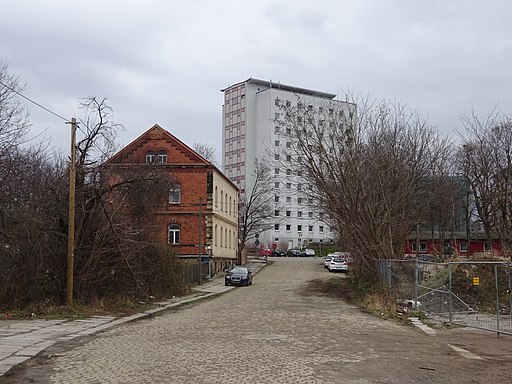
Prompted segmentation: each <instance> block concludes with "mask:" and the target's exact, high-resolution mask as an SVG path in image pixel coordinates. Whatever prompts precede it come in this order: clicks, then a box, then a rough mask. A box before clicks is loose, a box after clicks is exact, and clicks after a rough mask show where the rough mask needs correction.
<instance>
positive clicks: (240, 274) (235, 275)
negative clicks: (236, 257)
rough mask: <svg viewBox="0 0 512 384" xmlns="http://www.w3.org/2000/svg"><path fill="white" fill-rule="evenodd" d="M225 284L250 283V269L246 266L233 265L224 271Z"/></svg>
mask: <svg viewBox="0 0 512 384" xmlns="http://www.w3.org/2000/svg"><path fill="white" fill-rule="evenodd" d="M224 284H225V285H251V284H252V271H251V270H250V269H249V268H247V267H242V266H239V265H237V266H235V267H233V268H231V269H230V270H229V271H227V272H226V276H225V277H224Z"/></svg>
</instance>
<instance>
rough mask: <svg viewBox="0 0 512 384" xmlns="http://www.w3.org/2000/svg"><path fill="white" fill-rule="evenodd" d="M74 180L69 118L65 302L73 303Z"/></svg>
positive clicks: (73, 127) (73, 144) (73, 139)
mask: <svg viewBox="0 0 512 384" xmlns="http://www.w3.org/2000/svg"><path fill="white" fill-rule="evenodd" d="M75 180H76V119H75V118H74V117H73V118H72V119H71V160H70V166H69V212H68V257H67V303H68V305H73V274H74V273H73V272H74V264H75Z"/></svg>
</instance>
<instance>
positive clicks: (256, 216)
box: [238, 159, 274, 258]
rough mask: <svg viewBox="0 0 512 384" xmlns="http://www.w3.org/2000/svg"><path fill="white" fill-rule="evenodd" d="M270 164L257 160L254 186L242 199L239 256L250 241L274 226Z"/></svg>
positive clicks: (239, 213)
mask: <svg viewBox="0 0 512 384" xmlns="http://www.w3.org/2000/svg"><path fill="white" fill-rule="evenodd" d="M271 186H272V176H271V172H270V166H269V163H268V162H266V161H260V160H258V159H256V161H255V163H254V184H253V185H252V188H250V190H249V191H246V194H245V196H242V197H241V199H240V208H239V210H238V215H239V220H238V225H239V238H238V239H239V244H238V255H239V258H240V255H241V253H242V251H243V250H244V249H245V247H246V245H247V242H248V241H249V239H252V238H254V239H256V240H257V236H258V235H259V234H260V233H261V232H263V231H265V230H268V229H270V228H272V226H273V222H272V219H273V217H272V213H271V212H272V210H273V207H274V205H273V204H274V194H273V193H272V192H271V191H272V188H271Z"/></svg>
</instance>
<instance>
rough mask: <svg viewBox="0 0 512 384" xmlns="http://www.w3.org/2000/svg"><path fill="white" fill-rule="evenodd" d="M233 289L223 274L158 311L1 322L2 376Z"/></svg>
mask: <svg viewBox="0 0 512 384" xmlns="http://www.w3.org/2000/svg"><path fill="white" fill-rule="evenodd" d="M246 265H247V266H248V267H249V268H251V270H252V271H253V274H254V275H256V274H257V273H258V272H259V271H260V270H261V269H262V268H263V267H264V266H265V265H266V262H265V261H263V260H260V259H257V258H256V259H250V260H249V262H248V263H247V264H246ZM234 288H235V287H232V286H225V285H224V276H223V275H222V274H220V275H218V276H216V277H215V278H214V279H212V280H209V281H207V282H205V283H203V284H202V285H200V286H197V287H194V288H193V293H192V294H190V295H187V296H183V297H176V298H172V299H169V300H166V301H163V302H160V303H158V307H156V308H153V309H150V310H147V311H145V312H142V313H136V314H134V315H130V316H125V317H114V316H93V317H90V318H86V319H75V320H66V319H62V320H45V319H30V320H2V321H0V376H2V375H4V374H5V373H7V372H8V371H9V370H10V369H11V368H12V367H14V366H16V365H18V364H21V363H23V362H25V361H26V360H28V359H30V358H32V357H34V356H36V355H37V354H38V353H40V352H41V351H43V350H45V349H46V348H48V347H50V346H52V345H53V344H55V343H58V342H65V341H69V340H73V339H76V338H79V337H84V336H92V335H95V334H97V333H99V332H102V331H105V330H107V329H109V328H112V327H115V326H116V325H119V324H124V323H128V322H131V321H135V320H140V319H144V318H148V317H151V316H153V315H154V314H156V313H158V312H161V311H165V310H167V309H170V308H174V307H177V306H180V305H183V304H187V303H191V302H194V301H196V300H203V299H205V298H207V297H211V296H216V295H219V294H222V293H224V292H227V291H229V290H231V289H234Z"/></svg>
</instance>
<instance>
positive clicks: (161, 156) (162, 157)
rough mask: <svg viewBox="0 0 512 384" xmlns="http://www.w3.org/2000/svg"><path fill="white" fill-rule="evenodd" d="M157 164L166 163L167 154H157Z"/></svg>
mask: <svg viewBox="0 0 512 384" xmlns="http://www.w3.org/2000/svg"><path fill="white" fill-rule="evenodd" d="M158 163H160V164H162V163H167V152H165V151H160V152H158Z"/></svg>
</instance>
